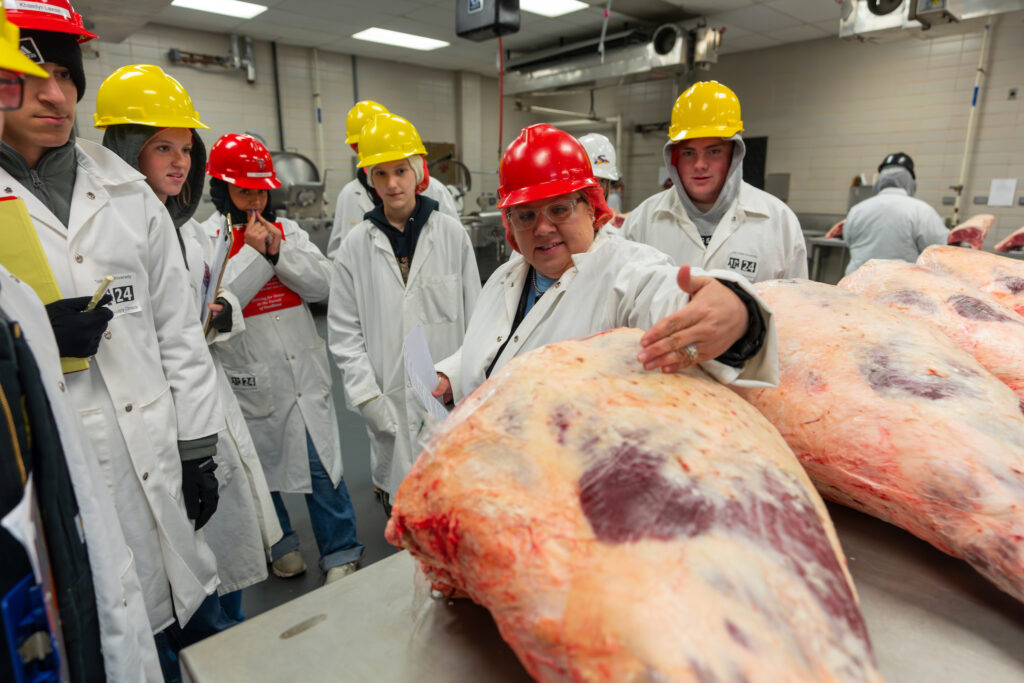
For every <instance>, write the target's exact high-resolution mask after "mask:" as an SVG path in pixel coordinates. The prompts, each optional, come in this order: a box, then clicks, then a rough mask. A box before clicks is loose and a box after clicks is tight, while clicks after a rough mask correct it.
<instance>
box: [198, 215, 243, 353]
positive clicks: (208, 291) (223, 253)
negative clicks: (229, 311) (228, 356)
mask: <svg viewBox="0 0 1024 683" xmlns="http://www.w3.org/2000/svg"><path fill="white" fill-rule="evenodd" d="M233 243H234V231H233V230H232V229H231V216H230V214H229V215H227V216H225V217H224V225H223V226H221V229H220V231H219V232H218V233H217V236H216V237H215V238H214V245H213V259H212V262H211V263H210V281H209V282H208V283H207V284H206V286H205V288H204V290H203V298H202V303H201V305H202V309H201V310H200V313H199V315H200V320H201V321H202V324H203V335H206V334H209V332H210V323H212V322H213V311H211V310H210V307H209V306H207V304H212V303H213V302H214V301H216V300H217V293H218V292H219V291H220V285H221V282H223V280H224V272H225V271H226V270H227V266H228V259H229V258H230V256H231V247H232V245H233Z"/></svg>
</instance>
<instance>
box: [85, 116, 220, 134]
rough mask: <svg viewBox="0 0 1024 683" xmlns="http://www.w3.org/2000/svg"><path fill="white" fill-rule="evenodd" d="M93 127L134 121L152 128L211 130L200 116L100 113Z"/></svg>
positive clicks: (95, 117)
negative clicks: (134, 116)
mask: <svg viewBox="0 0 1024 683" xmlns="http://www.w3.org/2000/svg"><path fill="white" fill-rule="evenodd" d="M92 119H93V126H92V127H93V128H99V129H103V128H106V127H107V126H121V125H124V124H126V123H134V124H138V125H140V126H150V127H152V128H198V129H200V130H209V129H210V127H209V126H207V125H206V124H205V123H203V122H202V121H200V120H199V119H198V118H191V117H184V118H180V117H178V118H175V117H171V118H155V119H129V118H126V117H124V116H100V115H99V114H93V115H92Z"/></svg>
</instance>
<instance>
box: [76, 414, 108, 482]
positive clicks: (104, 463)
mask: <svg viewBox="0 0 1024 683" xmlns="http://www.w3.org/2000/svg"><path fill="white" fill-rule="evenodd" d="M78 415H79V417H81V418H82V426H83V427H85V433H86V435H87V436H88V437H89V443H90V444H92V450H93V452H94V453H96V460H97V461H98V462H99V464H100V469H101V470H103V481H105V482H106V484H107V490H108V491H113V490H114V482H115V477H114V471H113V464H112V462H111V454H110V433H109V432H108V430H107V423H106V420H105V419H104V417H103V411H102V410H99V409H96V410H81V411H79V413H78Z"/></svg>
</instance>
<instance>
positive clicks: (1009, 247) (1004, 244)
mask: <svg viewBox="0 0 1024 683" xmlns="http://www.w3.org/2000/svg"><path fill="white" fill-rule="evenodd" d="M995 250H996V251H1024V228H1018V229H1017V230H1014V231H1013V232H1012V233H1010V234H1009V235H1007V236H1006V238H1005V239H1003V240H1000V241H999V244H997V245H996V246H995Z"/></svg>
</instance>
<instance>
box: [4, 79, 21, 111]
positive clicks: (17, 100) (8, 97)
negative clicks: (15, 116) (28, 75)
mask: <svg viewBox="0 0 1024 683" xmlns="http://www.w3.org/2000/svg"><path fill="white" fill-rule="evenodd" d="M24 93H25V77H24V76H22V75H20V74H16V73H14V72H13V71H5V70H2V69H0V111H13V110H15V109H20V108H21V98H22V95H23V94H24Z"/></svg>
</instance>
